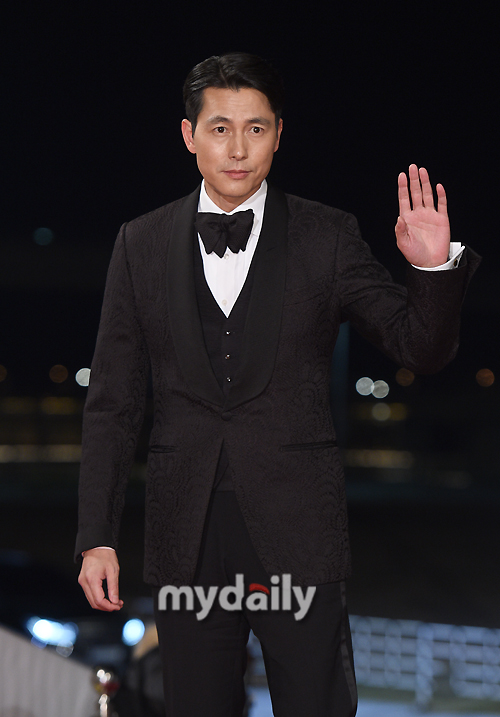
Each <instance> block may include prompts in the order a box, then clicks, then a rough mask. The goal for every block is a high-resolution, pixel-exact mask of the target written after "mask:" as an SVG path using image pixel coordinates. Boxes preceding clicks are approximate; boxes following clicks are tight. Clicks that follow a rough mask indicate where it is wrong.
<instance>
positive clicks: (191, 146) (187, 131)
mask: <svg viewBox="0 0 500 717" xmlns="http://www.w3.org/2000/svg"><path fill="white" fill-rule="evenodd" d="M181 132H182V137H183V139H184V142H185V144H186V147H187V148H188V150H189V151H190V152H191V154H196V146H195V143H194V138H193V129H192V126H191V122H190V121H189V120H187V119H183V120H182V123H181Z"/></svg>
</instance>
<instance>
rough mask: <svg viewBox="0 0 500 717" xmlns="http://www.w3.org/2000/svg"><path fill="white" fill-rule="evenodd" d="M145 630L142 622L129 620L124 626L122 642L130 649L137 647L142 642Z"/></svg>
mask: <svg viewBox="0 0 500 717" xmlns="http://www.w3.org/2000/svg"><path fill="white" fill-rule="evenodd" d="M145 630H146V628H145V627H144V623H143V621H142V620H137V619H133V620H128V621H127V622H126V623H125V625H124V626H123V630H122V640H123V642H124V643H125V644H126V645H128V646H129V647H132V646H133V645H137V643H138V642H140V641H141V640H142V637H143V635H144V632H145Z"/></svg>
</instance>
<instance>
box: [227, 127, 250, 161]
mask: <svg viewBox="0 0 500 717" xmlns="http://www.w3.org/2000/svg"><path fill="white" fill-rule="evenodd" d="M247 155H248V152H247V146H246V142H245V138H244V136H243V135H242V134H239V133H237V132H235V133H234V134H233V136H232V137H231V142H230V144H229V157H230V158H231V159H237V160H241V159H245V158H246V157H247Z"/></svg>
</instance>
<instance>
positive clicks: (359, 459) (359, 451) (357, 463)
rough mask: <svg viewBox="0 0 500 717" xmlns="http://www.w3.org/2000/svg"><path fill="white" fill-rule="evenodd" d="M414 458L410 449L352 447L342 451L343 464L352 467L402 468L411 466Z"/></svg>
mask: <svg viewBox="0 0 500 717" xmlns="http://www.w3.org/2000/svg"><path fill="white" fill-rule="evenodd" d="M414 462H415V458H414V456H413V454H412V453H410V451H393V450H385V449H368V448H352V449H347V450H346V451H344V464H345V465H346V466H349V467H352V468H400V469H401V468H402V469H408V468H411V467H412V466H413V464H414Z"/></svg>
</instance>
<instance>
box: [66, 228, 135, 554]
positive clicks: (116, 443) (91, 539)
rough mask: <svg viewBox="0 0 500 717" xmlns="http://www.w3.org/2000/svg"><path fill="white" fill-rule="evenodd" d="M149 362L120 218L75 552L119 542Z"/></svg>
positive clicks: (85, 443)
mask: <svg viewBox="0 0 500 717" xmlns="http://www.w3.org/2000/svg"><path fill="white" fill-rule="evenodd" d="M148 370H149V356H148V352H147V348H146V344H145V341H144V337H143V334H142V331H141V327H140V323H139V320H138V315H137V307H136V303H135V297H134V287H133V282H132V276H131V272H130V266H129V263H128V259H127V247H126V225H125V224H124V225H123V226H122V228H121V230H120V233H119V235H118V238H117V240H116V244H115V248H114V251H113V255H112V258H111V263H110V266H109V270H108V276H107V280H106V289H105V293H104V301H103V307H102V313H101V321H100V325H99V332H98V336H97V344H96V349H95V353H94V358H93V361H92V367H91V374H90V384H89V389H88V395H87V401H86V404H85V409H84V416H83V436H82V461H81V469H80V484H79V510H78V535H77V540H76V547H75V559H77V558H78V557H79V556H80V555H81V552H82V551H83V550H89V549H90V548H93V547H98V546H100V545H107V546H110V547H113V548H115V549H116V547H117V541H118V529H119V523H120V518H121V513H122V510H123V504H124V496H125V489H126V485H127V480H128V477H129V474H130V470H131V467H132V463H133V460H134V454H135V448H136V444H137V437H138V434H139V431H140V428H141V425H142V421H143V417H144V406H145V399H146V389H147V379H148Z"/></svg>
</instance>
